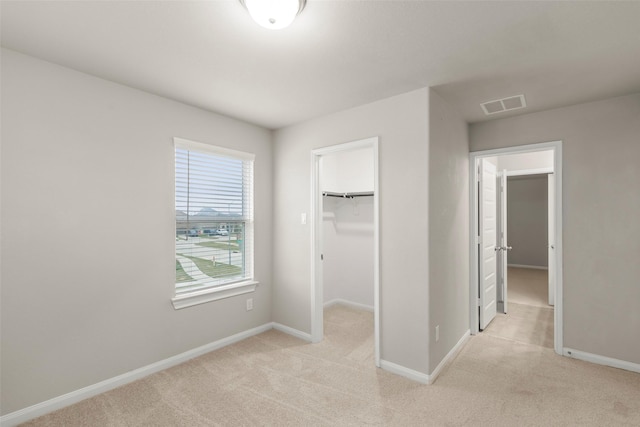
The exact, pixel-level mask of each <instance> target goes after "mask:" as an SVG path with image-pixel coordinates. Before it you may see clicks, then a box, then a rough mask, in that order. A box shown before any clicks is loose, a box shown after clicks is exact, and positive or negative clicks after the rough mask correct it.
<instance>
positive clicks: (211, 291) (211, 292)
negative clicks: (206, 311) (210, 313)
mask: <svg viewBox="0 0 640 427" xmlns="http://www.w3.org/2000/svg"><path fill="white" fill-rule="evenodd" d="M258 284H259V282H257V281H255V280H244V281H242V282H235V283H230V284H227V285H220V286H215V287H210V288H204V289H198V290H197V291H192V292H188V293H184V294H180V295H176V296H175V297H173V298H171V303H172V304H173V308H174V309H176V310H180V309H181V308H186V307H192V306H194V305H199V304H204V303H206V302H211V301H217V300H221V299H225V298H229V297H234V296H237V295H242V294H248V293H250V292H255V290H256V287H257V286H258ZM174 286H175V285H174Z"/></svg>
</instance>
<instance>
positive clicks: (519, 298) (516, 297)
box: [507, 267, 550, 307]
mask: <svg viewBox="0 0 640 427" xmlns="http://www.w3.org/2000/svg"><path fill="white" fill-rule="evenodd" d="M507 278H508V280H509V281H508V289H507V291H508V292H507V298H508V302H515V303H516V304H525V305H533V306H536V307H550V306H549V282H548V279H547V278H548V273H547V270H538V269H533V268H520V267H509V269H508V271H507Z"/></svg>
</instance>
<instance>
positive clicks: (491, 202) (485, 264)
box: [479, 159, 498, 329]
mask: <svg viewBox="0 0 640 427" xmlns="http://www.w3.org/2000/svg"><path fill="white" fill-rule="evenodd" d="M479 175H480V185H479V193H480V194H479V201H480V203H479V210H480V215H479V219H480V224H479V229H480V269H479V270H480V289H479V294H480V295H479V296H480V299H479V305H480V329H485V328H486V327H487V325H488V324H489V322H491V320H493V318H494V317H495V316H496V308H497V306H496V301H497V289H496V284H497V280H496V279H497V275H496V273H497V265H496V261H497V256H496V255H497V250H498V248H497V247H496V235H497V233H496V227H497V218H496V213H497V209H496V201H497V197H496V196H497V195H496V167H495V165H493V164H492V163H491V162H489V161H488V160H486V159H482V160H481V161H480V173H479Z"/></svg>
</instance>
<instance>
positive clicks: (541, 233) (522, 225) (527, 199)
mask: <svg viewBox="0 0 640 427" xmlns="http://www.w3.org/2000/svg"><path fill="white" fill-rule="evenodd" d="M548 218H549V203H548V188H547V175H532V176H527V175H524V176H514V177H509V178H508V180H507V239H508V242H507V243H508V244H509V246H511V247H512V248H513V249H512V250H511V251H509V254H508V258H509V259H508V262H509V264H510V265H512V264H517V265H526V266H533V267H547V266H548V265H549V262H548V261H549V260H548V258H549V255H548V252H549V251H548V246H547V240H548V231H547V227H548Z"/></svg>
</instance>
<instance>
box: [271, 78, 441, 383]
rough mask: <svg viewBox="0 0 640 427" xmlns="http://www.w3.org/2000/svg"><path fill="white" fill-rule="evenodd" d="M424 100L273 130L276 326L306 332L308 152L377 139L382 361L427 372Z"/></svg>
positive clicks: (403, 98)
mask: <svg viewBox="0 0 640 427" xmlns="http://www.w3.org/2000/svg"><path fill="white" fill-rule="evenodd" d="M428 103H429V92H428V90H427V89H421V90H417V91H413V92H409V93H407V94H403V95H399V96H395V97H392V98H388V99H384V100H381V101H377V102H374V103H371V104H366V105H363V106H360V107H356V108H353V109H350V110H345V111H342V112H339V113H335V114H331V115H328V116H324V117H320V118H317V119H313V120H310V121H308V122H305V123H301V124H298V125H295V126H291V127H287V128H284V129H281V130H278V131H277V132H276V133H275V152H274V159H275V161H274V188H275V194H274V204H275V211H276V212H278V214H277V215H276V216H275V218H274V233H275V236H276V238H275V247H274V281H273V283H274V286H273V317H274V321H276V322H279V323H282V324H284V325H287V326H289V327H292V328H294V329H298V330H300V331H303V332H307V333H309V332H310V330H311V318H310V301H311V295H310V280H311V265H310V261H311V260H310V248H311V240H310V238H311V229H310V227H311V224H307V225H301V224H300V213H302V212H307V213H308V212H310V209H311V192H310V189H311V182H310V181H311V167H310V166H311V165H310V159H311V157H310V156H311V154H310V153H311V150H313V149H316V148H321V147H326V146H329V145H335V144H339V143H344V142H350V141H356V140H361V139H364V138H367V137H372V136H378V137H379V180H380V191H379V196H380V205H381V206H380V223H381V224H380V228H381V230H380V233H381V236H380V240H381V249H380V250H381V254H380V256H381V271H380V293H381V313H380V321H381V358H382V359H383V360H386V361H389V362H392V363H396V364H398V365H401V366H404V367H407V368H410V369H413V370H416V371H419V372H423V373H427V372H428V339H429V333H428V332H429V331H428V305H429V301H428V280H429V270H428V266H427V260H428V258H427V257H428V224H429V212H428V191H427V188H428V182H429V158H428V154H429V153H428V129H429V127H428Z"/></svg>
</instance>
